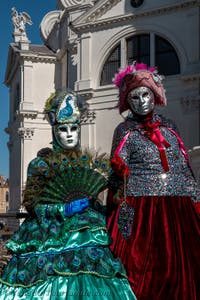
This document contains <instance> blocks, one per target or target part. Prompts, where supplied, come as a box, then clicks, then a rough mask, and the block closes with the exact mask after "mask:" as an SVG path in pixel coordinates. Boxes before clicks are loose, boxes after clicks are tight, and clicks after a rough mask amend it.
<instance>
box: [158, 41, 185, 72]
mask: <svg viewBox="0 0 200 300" xmlns="http://www.w3.org/2000/svg"><path fill="white" fill-rule="evenodd" d="M155 65H156V66H157V67H158V70H159V73H160V74H163V75H165V76H167V75H174V74H179V73H180V63H179V59H178V55H177V54H176V51H175V50H174V48H173V47H172V45H171V44H170V43H169V42H168V41H166V40H165V39H163V38H162V37H160V36H158V35H156V36H155Z"/></svg>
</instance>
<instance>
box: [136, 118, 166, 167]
mask: <svg viewBox="0 0 200 300" xmlns="http://www.w3.org/2000/svg"><path fill="white" fill-rule="evenodd" d="M159 126H162V124H161V123H160V122H158V121H156V122H155V123H151V122H149V121H148V122H146V123H145V124H142V125H141V128H144V129H145V133H146V135H147V136H148V138H149V139H150V140H151V141H152V142H153V143H154V144H155V145H156V146H157V148H158V151H159V153H160V158H161V163H162V166H163V169H164V171H165V172H167V171H169V165H168V161H167V156H166V153H165V148H164V146H165V147H166V148H168V147H170V144H169V143H168V142H167V141H166V140H165V138H164V137H163V135H162V133H161V131H160V128H159Z"/></svg>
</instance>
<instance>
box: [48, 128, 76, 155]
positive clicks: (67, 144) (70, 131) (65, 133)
mask: <svg viewBox="0 0 200 300" xmlns="http://www.w3.org/2000/svg"><path fill="white" fill-rule="evenodd" d="M53 131H54V136H55V138H56V141H57V143H58V144H59V146H60V147H62V148H63V149H73V148H75V147H76V146H77V145H78V144H79V132H80V126H79V125H78V124H59V125H55V126H54V127H53Z"/></svg>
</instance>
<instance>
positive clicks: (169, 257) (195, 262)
mask: <svg viewBox="0 0 200 300" xmlns="http://www.w3.org/2000/svg"><path fill="white" fill-rule="evenodd" d="M127 201H128V203H129V204H130V205H131V206H133V207H134V210H135V215H134V221H133V228H132V235H131V237H130V238H129V239H128V240H125V239H124V238H123V237H122V234H121V233H120V231H119V228H118V225H117V218H118V213H119V208H120V206H118V209H116V210H115V211H113V213H112V215H111V216H110V218H109V220H108V229H109V231H110V233H111V237H112V239H113V243H112V245H111V250H112V251H113V252H114V254H115V255H116V256H118V257H120V259H121V261H122V263H123V264H124V266H125V269H126V271H127V275H128V278H129V282H130V284H131V286H132V289H133V291H134V292H135V294H136V296H137V299H138V300H149V299H154V300H198V299H200V285H199V282H200V271H199V270H200V260H199V249H200V218H199V215H198V213H197V210H196V208H195V205H194V202H193V201H192V200H191V198H190V197H178V196H177V197H170V196H165V197H156V196H155V197H151V196H148V197H128V198H127Z"/></svg>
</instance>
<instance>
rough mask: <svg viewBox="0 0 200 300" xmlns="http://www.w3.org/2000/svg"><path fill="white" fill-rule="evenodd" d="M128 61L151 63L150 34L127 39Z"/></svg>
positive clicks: (129, 62)
mask: <svg viewBox="0 0 200 300" xmlns="http://www.w3.org/2000/svg"><path fill="white" fill-rule="evenodd" d="M126 45H127V46H126V48H127V59H126V60H127V61H128V64H131V63H132V62H133V61H135V60H136V61H137V62H143V63H146V64H147V65H149V64H150V35H149V34H141V35H136V36H134V37H131V38H129V39H127V40H126Z"/></svg>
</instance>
